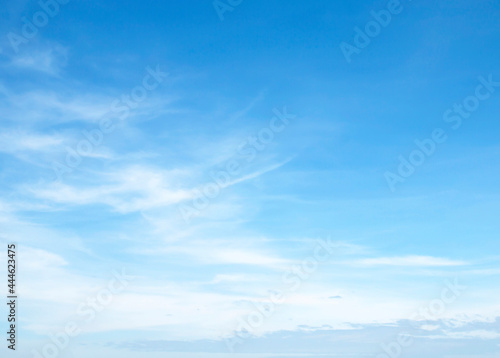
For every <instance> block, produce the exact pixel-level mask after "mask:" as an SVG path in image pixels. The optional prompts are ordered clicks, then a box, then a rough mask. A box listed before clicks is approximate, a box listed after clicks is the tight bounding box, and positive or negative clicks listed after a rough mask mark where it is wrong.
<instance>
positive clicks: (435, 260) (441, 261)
mask: <svg viewBox="0 0 500 358" xmlns="http://www.w3.org/2000/svg"><path fill="white" fill-rule="evenodd" d="M354 264H357V265H361V266H421V267H431V266H464V265H467V262H465V261H459V260H451V259H447V258H441V257H432V256H416V255H410V256H396V257H378V258H370V259H361V260H356V261H354Z"/></svg>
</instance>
